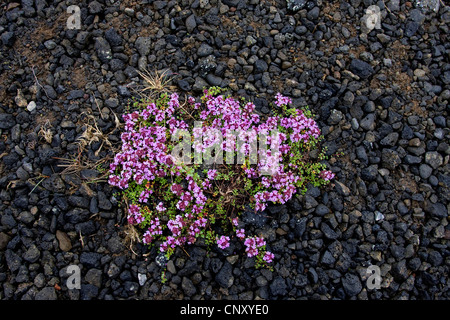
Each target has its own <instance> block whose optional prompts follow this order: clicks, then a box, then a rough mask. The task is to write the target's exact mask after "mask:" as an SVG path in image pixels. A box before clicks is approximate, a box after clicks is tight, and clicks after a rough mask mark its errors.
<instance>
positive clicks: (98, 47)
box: [94, 37, 112, 63]
mask: <svg viewBox="0 0 450 320" xmlns="http://www.w3.org/2000/svg"><path fill="white" fill-rule="evenodd" d="M94 49H95V51H96V52H97V56H98V58H99V59H100V61H101V62H103V63H109V61H110V60H111V59H112V51H111V46H110V45H109V42H108V41H106V39H105V38H102V37H98V38H96V39H95V44H94Z"/></svg>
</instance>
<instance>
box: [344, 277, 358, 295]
mask: <svg viewBox="0 0 450 320" xmlns="http://www.w3.org/2000/svg"><path fill="white" fill-rule="evenodd" d="M341 281H342V286H343V287H344V291H345V293H346V294H347V295H348V296H350V297H353V296H356V295H357V294H358V293H360V292H361V290H362V284H361V281H360V280H359V277H358V276H356V275H354V274H351V273H346V274H345V275H344V276H343V277H342V280H341Z"/></svg>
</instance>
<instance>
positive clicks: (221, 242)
mask: <svg viewBox="0 0 450 320" xmlns="http://www.w3.org/2000/svg"><path fill="white" fill-rule="evenodd" d="M217 245H218V246H219V248H220V249H226V248H228V247H229V246H230V237H227V236H221V237H220V238H219V239H218V240H217Z"/></svg>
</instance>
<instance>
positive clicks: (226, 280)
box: [215, 261, 234, 289]
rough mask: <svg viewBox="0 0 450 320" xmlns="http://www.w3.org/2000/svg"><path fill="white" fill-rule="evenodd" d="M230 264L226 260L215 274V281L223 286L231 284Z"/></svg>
mask: <svg viewBox="0 0 450 320" xmlns="http://www.w3.org/2000/svg"><path fill="white" fill-rule="evenodd" d="M232 269H233V268H232V266H231V264H230V263H229V262H228V261H227V262H225V263H224V265H223V267H222V269H220V271H219V273H218V274H217V275H216V278H215V280H216V282H217V283H218V284H219V285H220V286H221V287H223V288H226V289H227V288H230V287H231V286H232V285H233V282H234V277H233V270H232Z"/></svg>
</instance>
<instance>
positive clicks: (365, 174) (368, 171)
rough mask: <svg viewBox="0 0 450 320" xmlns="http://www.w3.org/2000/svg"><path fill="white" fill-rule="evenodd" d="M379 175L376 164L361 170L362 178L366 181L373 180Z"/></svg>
mask: <svg viewBox="0 0 450 320" xmlns="http://www.w3.org/2000/svg"><path fill="white" fill-rule="evenodd" d="M377 175H378V168H377V165H375V164H373V165H371V166H369V167H367V168H364V169H362V170H361V178H362V179H363V180H365V181H373V180H375V179H376V178H377Z"/></svg>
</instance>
